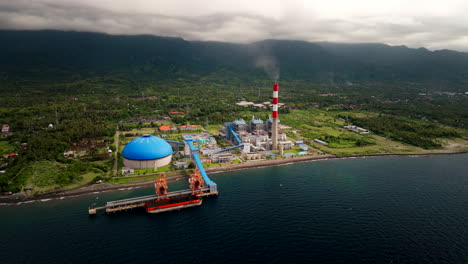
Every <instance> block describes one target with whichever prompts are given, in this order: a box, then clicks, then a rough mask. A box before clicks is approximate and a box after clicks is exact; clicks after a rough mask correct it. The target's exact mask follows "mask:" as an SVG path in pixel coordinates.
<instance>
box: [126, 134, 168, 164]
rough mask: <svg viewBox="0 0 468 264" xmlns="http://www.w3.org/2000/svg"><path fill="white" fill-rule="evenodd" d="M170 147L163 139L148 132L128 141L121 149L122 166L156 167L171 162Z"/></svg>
mask: <svg viewBox="0 0 468 264" xmlns="http://www.w3.org/2000/svg"><path fill="white" fill-rule="evenodd" d="M172 152H173V151H172V147H171V145H169V143H167V142H166V141H165V140H164V139H162V138H159V137H155V136H152V135H149V134H146V135H143V136H141V137H138V138H136V139H134V140H132V141H130V142H129V143H128V144H127V145H126V146H125V148H124V149H123V151H122V156H123V163H124V166H125V167H127V168H131V169H156V168H159V167H162V166H165V165H167V164H169V163H171V160H172Z"/></svg>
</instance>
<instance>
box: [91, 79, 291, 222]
mask: <svg viewBox="0 0 468 264" xmlns="http://www.w3.org/2000/svg"><path fill="white" fill-rule="evenodd" d="M278 93H279V84H278V82H275V83H274V84H273V100H272V102H271V106H272V112H271V118H270V119H268V120H267V121H266V122H263V120H261V119H256V118H255V117H254V116H253V117H252V120H250V122H249V123H247V122H245V121H244V120H243V119H240V120H235V121H233V122H226V123H225V124H224V127H223V128H222V129H221V130H220V134H221V136H223V138H224V139H226V140H228V141H231V142H232V143H233V144H234V146H231V147H227V148H224V149H221V148H217V147H216V140H214V138H212V136H210V135H208V134H207V133H194V134H184V135H182V137H183V142H177V141H172V140H169V142H168V141H166V140H164V139H162V138H159V137H155V136H152V135H149V134H145V135H143V136H141V137H138V138H136V139H134V140H132V141H130V142H129V143H128V144H127V145H126V146H125V148H124V150H123V152H122V156H123V158H124V165H125V166H126V167H129V168H132V169H157V168H159V167H162V166H165V165H167V164H170V163H171V161H172V154H173V153H175V152H174V151H173V148H172V147H171V144H176V147H175V150H176V151H177V153H175V155H178V149H179V145H180V146H182V145H184V146H185V148H184V155H183V157H184V158H185V159H190V160H192V162H194V165H195V167H196V168H195V170H194V171H193V173H192V174H191V175H190V177H189V189H186V190H181V191H173V192H168V186H167V182H166V178H165V176H164V175H160V177H159V179H157V180H156V182H155V194H153V195H148V196H142V197H135V198H130V199H123V200H117V201H109V202H107V203H106V205H104V206H101V207H90V208H89V214H90V215H93V214H96V212H97V211H98V210H103V209H105V211H106V212H107V213H111V212H118V211H125V210H128V209H132V208H138V207H143V208H145V209H146V211H147V212H148V213H160V212H165V211H171V210H179V209H182V208H187V207H192V206H198V205H200V204H201V203H202V197H205V196H211V195H217V194H218V189H217V185H216V183H215V182H213V181H212V180H211V179H210V178H209V177H208V175H207V174H206V172H205V169H204V167H203V163H227V162H229V163H230V162H232V161H233V160H235V159H236V158H235V157H234V156H233V153H231V152H229V151H230V150H234V149H238V148H239V149H240V152H241V153H242V155H243V157H244V159H245V160H252V159H260V158H262V156H269V157H271V156H275V155H276V154H274V153H270V151H278V153H279V155H283V151H284V150H289V149H291V148H293V146H294V143H293V142H292V141H290V140H288V138H287V137H286V133H284V132H283V131H280V130H279V126H280V125H279V123H280V120H279V114H278V106H279V103H278V101H279V99H278V98H279V97H278ZM163 136H164V135H163ZM213 141H214V143H213ZM287 154H291V153H287ZM284 155H286V154H284Z"/></svg>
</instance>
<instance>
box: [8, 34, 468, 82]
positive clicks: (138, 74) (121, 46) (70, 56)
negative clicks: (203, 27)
mask: <svg viewBox="0 0 468 264" xmlns="http://www.w3.org/2000/svg"><path fill="white" fill-rule="evenodd" d="M264 57H268V58H271V59H272V62H271V63H272V65H268V66H271V67H275V66H278V67H279V68H280V71H281V79H289V80H311V81H317V82H330V81H331V80H332V81H333V82H341V81H342V82H344V81H351V82H391V81H393V82H434V81H441V82H454V83H460V82H464V81H465V80H466V79H467V77H468V71H467V69H468V53H465V52H459V51H452V50H436V51H429V50H427V49H425V48H417V49H414V48H408V47H406V46H390V45H387V44H383V43H334V42H308V41H302V40H276V39H266V40H262V41H257V42H252V43H247V44H241V43H229V42H217V41H187V40H184V39H183V38H180V37H161V36H153V35H110V34H104V33H94V32H77V31H57V30H0V71H1V72H3V73H4V74H5V73H6V74H7V76H9V78H10V79H11V78H13V79H18V78H20V79H21V78H26V79H37V80H40V78H41V77H42V78H50V79H65V80H66V79H68V78H70V76H77V75H78V76H82V77H90V76H108V75H115V74H117V75H125V76H126V77H129V78H134V79H138V78H179V77H187V76H193V75H197V76H204V75H207V74H217V73H218V72H220V71H226V70H227V71H229V72H231V73H233V74H237V75H238V76H239V77H240V78H241V79H242V78H268V77H267V76H266V74H265V73H263V70H262V69H261V67H259V65H258V64H259V63H258V60H259V58H264Z"/></svg>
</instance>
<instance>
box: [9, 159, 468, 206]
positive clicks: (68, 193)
mask: <svg viewBox="0 0 468 264" xmlns="http://www.w3.org/2000/svg"><path fill="white" fill-rule="evenodd" d="M466 153H468V151H464V152H448V153H419V154H414V153H382V154H367V155H344V156H335V155H330V154H326V155H320V156H306V157H295V158H286V159H277V160H260V161H250V162H247V163H242V164H232V165H225V166H219V167H208V168H205V171H206V172H207V173H211V174H215V173H221V172H226V171H238V170H246V169H255V168H265V167H275V166H283V165H290V164H294V163H302V162H310V161H321V160H332V159H351V158H368V157H384V156H431V155H457V154H466ZM180 179H187V176H184V175H174V176H169V177H167V180H168V182H173V181H177V180H180ZM153 181H154V180H152V179H151V180H142V181H138V182H134V183H126V184H87V185H85V186H82V187H79V188H76V189H73V190H64V191H56V192H51V193H45V194H40V195H32V196H27V197H20V196H14V197H12V196H3V197H0V205H8V204H22V203H25V202H28V203H29V202H34V201H48V200H52V199H64V198H67V197H74V196H79V195H90V194H96V193H101V192H108V191H115V190H120V189H122V190H124V189H132V188H139V187H145V186H148V185H150V184H152V183H153Z"/></svg>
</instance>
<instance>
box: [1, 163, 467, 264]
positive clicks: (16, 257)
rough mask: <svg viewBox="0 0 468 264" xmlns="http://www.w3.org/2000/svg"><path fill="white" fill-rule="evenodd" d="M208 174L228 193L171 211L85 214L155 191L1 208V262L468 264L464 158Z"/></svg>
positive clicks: (102, 194) (123, 192)
mask: <svg viewBox="0 0 468 264" xmlns="http://www.w3.org/2000/svg"><path fill="white" fill-rule="evenodd" d="M211 176H212V179H213V180H214V181H216V182H217V183H218V188H219V189H220V192H221V193H220V195H219V197H216V198H206V199H204V201H203V205H202V206H200V207H195V208H190V209H186V210H181V211H177V212H169V213H165V214H155V215H150V214H146V213H145V212H143V211H138V210H135V211H133V212H127V213H120V214H115V215H105V214H101V215H98V216H96V217H89V216H88V215H87V207H88V206H89V205H90V204H92V203H94V202H95V203H97V204H104V203H105V201H107V200H113V199H121V198H128V197H133V196H138V195H147V194H151V193H152V192H153V189H152V187H148V188H146V187H145V188H139V189H132V190H122V191H117V192H107V193H96V194H91V195H85V196H79V197H73V198H66V199H63V200H59V199H58V200H51V201H45V202H34V203H29V204H21V205H13V206H1V207H0V234H1V239H0V262H1V263H83V262H86V263H207V262H210V263H219V262H223V263H240V262H242V263H258V262H261V263H468V155H467V154H464V155H443V156H425V157H375V158H359V159H347V160H328V161H319V162H310V163H300V164H293V165H287V166H279V167H271V168H261V169H252V170H244V171H234V172H227V173H220V174H213V175H211ZM182 184H184V183H183V182H179V183H177V184H174V186H173V189H176V188H180V186H181V185H182ZM176 185H177V186H176ZM169 187H171V185H170V186H169Z"/></svg>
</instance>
